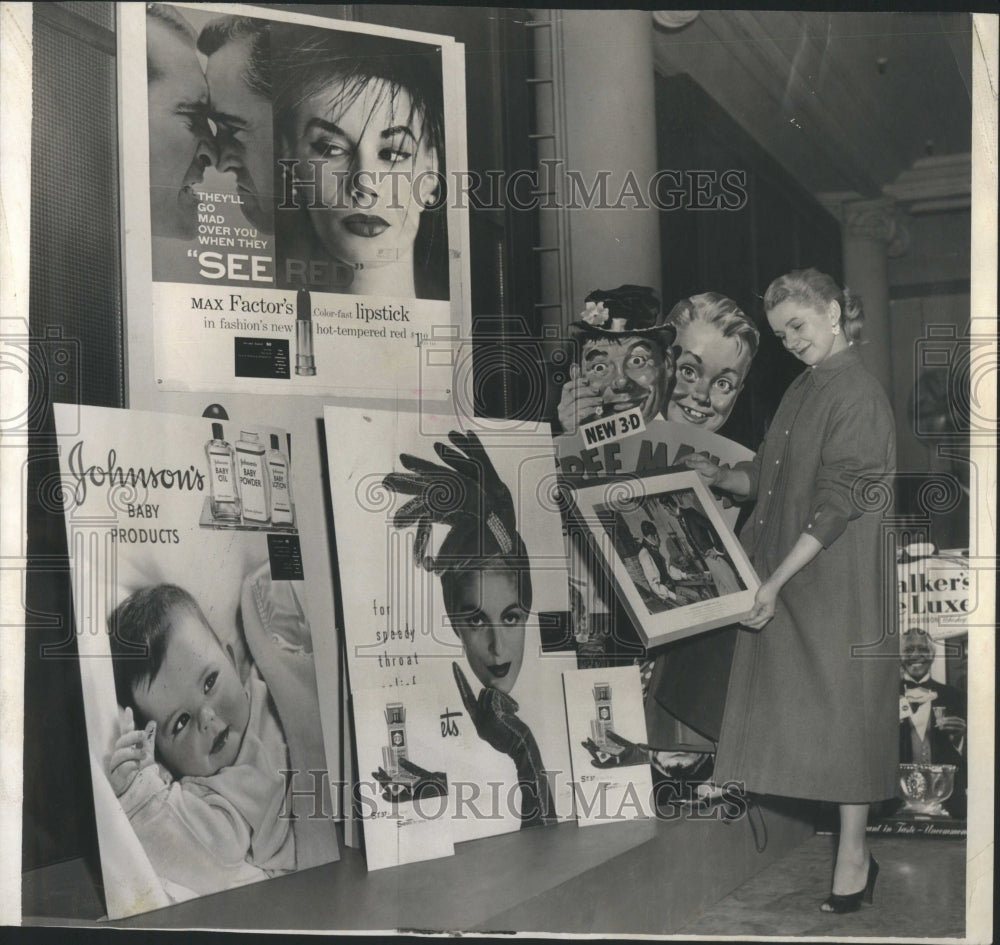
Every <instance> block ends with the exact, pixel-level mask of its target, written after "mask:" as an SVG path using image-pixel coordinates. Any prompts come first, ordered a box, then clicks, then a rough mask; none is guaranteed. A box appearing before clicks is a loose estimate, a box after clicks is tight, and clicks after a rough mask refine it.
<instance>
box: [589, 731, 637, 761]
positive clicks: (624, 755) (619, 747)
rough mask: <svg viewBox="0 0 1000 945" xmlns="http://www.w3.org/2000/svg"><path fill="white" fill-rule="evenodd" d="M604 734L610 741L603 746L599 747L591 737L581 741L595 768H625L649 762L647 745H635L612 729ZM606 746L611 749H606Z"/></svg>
mask: <svg viewBox="0 0 1000 945" xmlns="http://www.w3.org/2000/svg"><path fill="white" fill-rule="evenodd" d="M605 734H606V736H607V740H608V741H609V742H610V743H611V745H610V746H606V747H605V748H601V746H600V745H598V744H597V742H595V741H594V740H593V739H592V738H588V739H587V740H586V741H585V742H581V744H582V745H583V747H584V748H586V749H587V751H589V752H590V763H591V764H592V765H593V766H594V767H595V768H627V767H629V766H630V765H648V764H649V760H650V758H649V746H648V745H641V744H640V745H637V744H636V743H635V742H630V741H629V740H628V739H627V738H622V737H621V736H620V735H618V734H616V733H615V732H612V731H608V732H606V733H605ZM608 747H610V748H611V749H612V750H611V751H608Z"/></svg>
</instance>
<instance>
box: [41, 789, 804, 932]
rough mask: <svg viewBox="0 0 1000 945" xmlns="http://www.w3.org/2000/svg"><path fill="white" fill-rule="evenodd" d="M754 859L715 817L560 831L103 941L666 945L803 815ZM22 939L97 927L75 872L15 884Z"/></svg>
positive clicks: (193, 909)
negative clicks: (624, 938) (521, 937)
mask: <svg viewBox="0 0 1000 945" xmlns="http://www.w3.org/2000/svg"><path fill="white" fill-rule="evenodd" d="M760 811H761V813H762V814H763V818H764V823H765V825H766V832H767V847H766V849H765V850H764V852H763V853H758V852H757V851H756V849H755V846H754V835H753V833H752V831H751V829H750V823H749V821H748V820H747V818H746V817H742V818H739V819H737V820H733V821H729V822H724V821H722V820H721V819H719V817H718V816H717V814H715V815H712V814H711V812H710V813H709V814H701V815H693V814H691V813H687V814H686V815H685V816H681V817H678V818H676V819H672V820H662V819H661V820H656V821H639V822H632V823H620V824H602V825H598V826H592V827H583V828H581V827H578V826H577V825H576V824H575V823H565V824H561V825H559V826H557V827H550V828H547V829H544V830H542V829H535V830H522V831H519V832H517V833H512V834H507V835H505V836H500V837H493V838H489V839H485V840H476V841H471V842H469V843H463V844H459V845H458V846H456V848H455V855H454V856H452V857H447V858H444V859H439V860H432V861H429V862H425V863H415V864H412V865H408V866H401V867H397V868H395V869H388V870H381V871H378V872H375V873H369V872H368V871H367V869H366V867H365V861H364V856H363V855H362V853H361V852H360V851H359V850H351V849H346V848H345V849H344V850H343V858H342V859H341V861H340V862H339V863H332V864H329V865H327V866H322V867H318V868H316V869H312V870H306V871H304V872H300V873H295V874H291V875H289V876H287V877H282V878H280V879H276V880H272V881H270V882H268V883H267V884H265V885H261V884H255V885H252V886H244V887H242V888H240V889H234V890H230V891H228V892H225V893H219V894H218V895H215V896H207V897H204V898H202V899H196V900H192V901H190V902H186V903H180V904H178V905H176V906H171V907H170V908H168V909H160V910H158V911H156V912H148V913H145V914H144V915H140V916H136V917H134V918H131V919H127V920H123V921H118V922H114V923H101V924H103V925H111V926H113V927H115V928H147V929H148V928H163V929H166V928H201V929H208V928H229V929H331V930H359V929H372V930H382V931H390V930H414V931H416V930H422V931H480V932H514V931H528V932H532V931H533V932H594V933H605V934H609V933H635V934H668V933H670V932H675V931H677V930H678V929H680V928H682V927H683V926H684V925H686V924H687V923H688V922H690V921H692V920H693V919H694V918H696V917H697V916H698V915H699V914H700V913H701V912H703V911H704V910H705V909H707V908H708V907H709V906H710V905H712V904H713V903H715V902H718V900H720V899H722V898H723V897H725V896H726V895H728V894H729V893H730V892H732V890H733V889H735V888H737V887H738V886H740V885H742V884H743V883H744V882H746V881H747V880H748V879H749V878H750V877H751V876H753V875H754V874H756V873H757V872H759V871H760V870H762V869H764V868H765V867H766V866H769V865H770V864H771V863H773V862H775V861H776V860H778V859H780V858H781V857H782V856H784V855H785V854H786V853H787V852H788V851H789V850H791V849H793V848H794V847H795V846H797V845H798V844H799V843H801V842H802V841H803V840H805V839H806V838H807V837H809V836H811V835H812V833H813V826H812V814H813V813H814V812H813V811H812V809H811V808H810V807H808V806H806V805H803V804H800V803H797V802H793V801H788V800H784V799H776V798H775V799H768V800H767V801H766V802H765V803H763V804H761V806H760ZM23 904H24V905H23V908H24V919H23V922H24V924H25V925H56V924H72V925H81V924H87V925H90V924H97V923H98V922H99V918H100V915H101V912H102V911H103V909H102V905H101V899H100V893H99V891H98V890H97V889H96V888H95V881H94V878H93V877H92V876H91V875H90V873H89V872H88V868H87V867H86V866H85V864H84V862H83V861H82V860H79V859H77V860H71V861H68V862H66V863H61V864H58V865H56V866H52V867H47V868H46V869H42V870H34V871H32V872H30V873H26V874H25V876H24V883H23Z"/></svg>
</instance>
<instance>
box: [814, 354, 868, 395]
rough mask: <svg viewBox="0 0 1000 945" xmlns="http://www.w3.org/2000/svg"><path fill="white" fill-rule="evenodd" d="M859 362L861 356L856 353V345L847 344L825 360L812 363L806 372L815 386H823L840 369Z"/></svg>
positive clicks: (838, 372)
mask: <svg viewBox="0 0 1000 945" xmlns="http://www.w3.org/2000/svg"><path fill="white" fill-rule="evenodd" d="M860 363H861V356H860V355H859V354H858V346H857V345H849V346H848V347H847V348H845V349H844V350H843V351H838V352H837V353H836V354H832V355H830V357H828V358H827V359H826V360H825V361H821V362H820V363H819V364H814V365H813V366H812V367H811V368H809V369H808V373H809V374H811V375H812V379H813V382H814V383H815V384H816V385H817V386H819V387H823V386H825V385H826V384H828V383H829V382H830V381H832V380H833V379H834V378H835V377H836V376H837V375H838V374H840V373H841V372H842V371H846V370H847V369H848V368H849V367H854V365H856V364H860Z"/></svg>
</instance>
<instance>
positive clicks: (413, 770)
mask: <svg viewBox="0 0 1000 945" xmlns="http://www.w3.org/2000/svg"><path fill="white" fill-rule="evenodd" d="M399 766H400V767H401V768H402V769H403V770H404V771H407V772H409V773H410V774H412V775H413V776H414V778H413V779H409V778H408V779H406V780H402V781H401V780H398V779H397V778H394V777H392V776H391V775H390V774H388V773H387V772H386V771H385V769H384V768H382V767H379V769H378V771H373V772H372V777H373V778H374V779H375V780H376V781H378V783H379V784H381V785H382V799H383V800H385V801H389V802H390V803H404V802H406V801H412V800H413V799H414V798H417V799H418V800H429V799H430V798H432V797H441V796H443V795H445V794H447V793H448V777H447V775H446V774H445V773H444V772H443V771H427V770H426V769H424V768H421V767H420V765H415V764H413V762H411V761H407V760H406V759H405V758H400V760H399Z"/></svg>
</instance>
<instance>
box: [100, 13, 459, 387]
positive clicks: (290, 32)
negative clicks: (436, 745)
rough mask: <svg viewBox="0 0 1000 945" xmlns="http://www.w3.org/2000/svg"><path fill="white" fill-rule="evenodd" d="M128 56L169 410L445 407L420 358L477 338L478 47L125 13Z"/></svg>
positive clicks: (138, 199) (129, 103)
mask: <svg viewBox="0 0 1000 945" xmlns="http://www.w3.org/2000/svg"><path fill="white" fill-rule="evenodd" d="M118 35H119V66H120V84H119V95H120V98H121V107H122V110H123V113H124V114H127V115H129V116H136V117H137V118H138V117H139V116H145V118H146V121H145V122H143V121H141V120H139V121H135V120H133V121H132V122H131V123H130V129H129V134H128V136H127V137H125V138H124V140H123V153H122V167H123V181H124V186H123V188H122V201H123V210H124V219H125V247H126V276H127V298H128V307H129V313H130V316H131V318H132V319H135V318H137V317H140V316H141V317H143V318H145V317H146V315H147V313H148V314H150V315H151V316H152V320H153V342H154V348H155V359H156V360H155V364H156V382H157V385H159V388H160V389H162V390H212V391H235V392H261V393H267V394H287V393H310V392H321V391H322V392H330V393H336V394H340V395H344V396H348V397H352V396H362V395H364V396H367V397H382V398H393V399H398V398H400V397H403V398H413V399H415V398H416V396H417V394H416V392H417V390H418V389H420V388H421V387H422V388H423V392H424V394H425V395H426V396H429V397H431V398H436V399H444V398H445V397H446V396H447V393H448V391H449V389H450V386H451V385H450V369H449V368H448V366H447V365H443V366H442V367H441V368H440V376H438V374H437V373H435V372H430V376H429V374H428V369H427V366H426V365H425V366H424V370H423V374H422V375H421V373H420V358H419V354H420V352H419V347H420V345H421V343H422V342H423V340H424V339H433V340H435V341H437V342H440V341H441V339H442V338H443V339H445V340H446V341H451V340H456V341H457V340H458V339H459V338H460V337H461V336H462V335H464V336H466V337H467V336H468V331H467V330H466V327H467V318H468V314H467V313H468V312H469V309H470V303H469V298H470V294H469V293H470V289H469V276H468V272H469V253H468V219H467V212H466V211H465V210H462V209H458V207H460V206H461V204H462V201H456V200H453V199H451V198H452V194H451V193H450V192H449V187H448V180H449V177H448V169H449V168H464V167H466V165H467V162H466V158H465V155H466V144H465V102H464V99H463V96H462V93H461V90H463V89H464V87H465V78H464V58H463V52H462V47H461V46H460V45H458V44H456V43H455V41H454V40H453V39H451V38H450V37H445V36H433V35H429V34H424V33H413V32H409V31H403V30H398V29H385V28H379V27H371V26H362V25H359V24H357V23H345V22H342V21H333V20H327V19H323V18H318V17H303V16H297V15H293V14H288V13H284V12H281V11H277V12H275V11H262V10H260V9H259V8H254V7H241V6H238V5H232V6H229V5H227V6H212V5H198V6H197V7H194V6H186V5H183V4H176V5H172V4H160V3H155V4H144V5H143V4H123V5H122V6H121V8H120V29H119V32H118ZM456 90H458V91H456ZM445 360H447V359H445Z"/></svg>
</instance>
